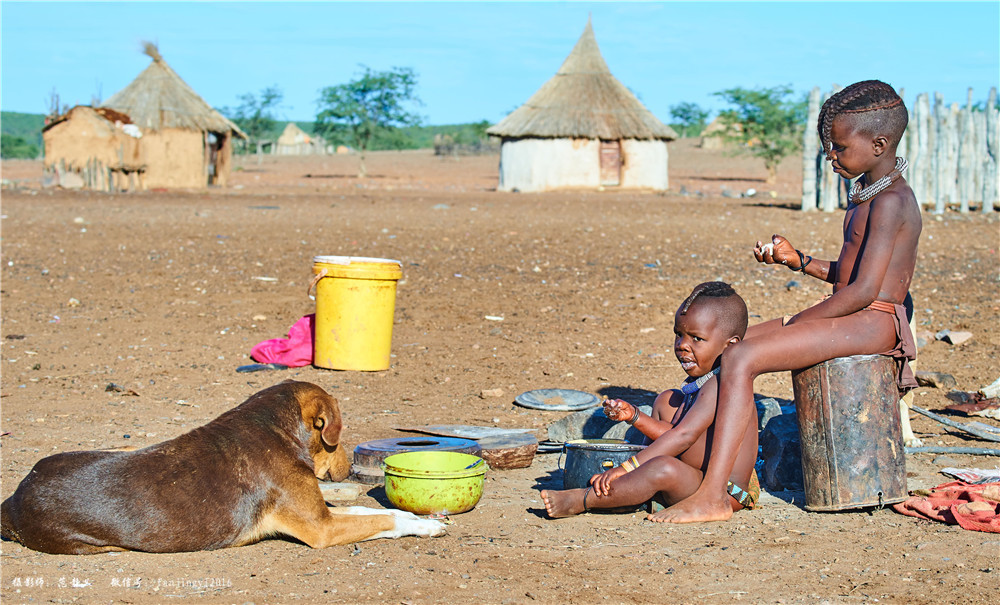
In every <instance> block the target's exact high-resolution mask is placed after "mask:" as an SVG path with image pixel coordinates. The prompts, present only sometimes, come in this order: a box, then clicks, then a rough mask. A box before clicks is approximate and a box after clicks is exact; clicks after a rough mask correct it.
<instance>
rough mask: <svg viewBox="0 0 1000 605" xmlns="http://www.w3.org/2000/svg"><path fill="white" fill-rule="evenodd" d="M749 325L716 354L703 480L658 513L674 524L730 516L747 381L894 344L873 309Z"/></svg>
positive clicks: (746, 412) (746, 415) (886, 320)
mask: <svg viewBox="0 0 1000 605" xmlns="http://www.w3.org/2000/svg"><path fill="white" fill-rule="evenodd" d="M768 324H772V325H762V326H755V328H757V329H755V330H753V331H752V332H750V331H748V333H747V336H748V338H746V339H745V340H743V341H742V342H739V343H736V344H733V345H730V346H729V347H727V348H726V350H725V351H724V352H723V354H722V371H721V372H720V374H719V378H720V382H719V401H718V405H717V407H716V416H715V418H716V420H715V437H714V439H713V442H712V450H711V455H710V456H709V462H708V467H707V469H706V472H705V478H704V480H703V481H702V484H701V486H700V487H699V488H698V490H697V491H696V492H695V493H694V494H693V495H692V496H691V497H689V498H687V499H686V500H684V501H682V502H680V503H678V504H677V505H675V506H672V507H670V508H669V509H667V510H666V511H664V513H665V514H664V520H667V521H671V522H675V523H689V522H696V521H722V520H725V519H728V518H729V517H730V516H732V512H733V511H732V506H731V504H730V502H729V497H728V495H727V494H726V491H725V488H726V482H727V481H728V480H729V476H730V474H731V473H732V470H733V465H734V463H735V461H736V457H737V455H738V454H739V448H740V443H741V438H742V436H743V434H744V432H745V431H746V427H747V423H749V422H751V421H752V420H753V415H754V406H753V381H754V379H755V378H756V377H757V376H759V375H760V374H764V373H768V372H780V371H787V370H797V369H802V368H807V367H809V366H812V365H815V364H817V363H820V362H822V361H826V360H828V359H833V358H834V357H844V356H848V355H865V354H875V353H879V352H880V351H886V350H889V349H891V348H892V347H893V346H894V345H895V339H896V332H895V326H894V324H893V318H892V317H891V316H890V315H888V314H886V313H880V312H877V311H858V312H856V313H853V314H851V315H848V316H846V317H837V318H830V319H819V320H812V321H804V322H797V323H794V324H792V325H789V326H783V327H780V328H774V327H773V323H772V322H768Z"/></svg>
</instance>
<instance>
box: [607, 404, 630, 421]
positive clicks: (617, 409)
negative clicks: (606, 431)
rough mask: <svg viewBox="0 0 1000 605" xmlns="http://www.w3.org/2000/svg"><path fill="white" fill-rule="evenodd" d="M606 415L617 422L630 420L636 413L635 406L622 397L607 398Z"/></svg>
mask: <svg viewBox="0 0 1000 605" xmlns="http://www.w3.org/2000/svg"><path fill="white" fill-rule="evenodd" d="M604 415H605V416H607V417H608V419H610V420H614V421H615V422H628V421H629V420H632V416H634V415H635V408H634V407H633V406H632V404H631V403H629V402H627V401H622V400H621V399H605V400H604Z"/></svg>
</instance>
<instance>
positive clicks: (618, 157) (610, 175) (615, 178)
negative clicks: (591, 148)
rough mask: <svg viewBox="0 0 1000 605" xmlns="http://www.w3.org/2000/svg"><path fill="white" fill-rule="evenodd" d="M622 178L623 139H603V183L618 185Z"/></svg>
mask: <svg viewBox="0 0 1000 605" xmlns="http://www.w3.org/2000/svg"><path fill="white" fill-rule="evenodd" d="M621 180H622V144H621V141H601V185H602V186H605V187H617V186H618V185H620V184H621Z"/></svg>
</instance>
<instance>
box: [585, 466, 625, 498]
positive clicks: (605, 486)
mask: <svg viewBox="0 0 1000 605" xmlns="http://www.w3.org/2000/svg"><path fill="white" fill-rule="evenodd" d="M624 474H625V469H623V468H622V467H620V466H616V467H614V468H610V469H608V470H606V471H604V472H603V473H601V474H599V475H594V476H593V477H591V478H590V485H591V486H592V487H593V488H594V494H595V495H597V496H607V495H608V494H610V493H611V482H612V481H614V480H615V479H617V478H618V477H621V476H622V475H624Z"/></svg>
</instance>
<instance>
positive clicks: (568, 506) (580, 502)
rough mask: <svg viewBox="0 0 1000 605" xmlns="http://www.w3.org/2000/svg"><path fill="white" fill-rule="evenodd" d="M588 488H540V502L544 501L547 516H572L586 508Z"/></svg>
mask: <svg viewBox="0 0 1000 605" xmlns="http://www.w3.org/2000/svg"><path fill="white" fill-rule="evenodd" d="M589 492H590V488H589V487H588V488H582V489H566V490H562V491H556V490H552V491H549V490H547V489H543V490H542V502H545V512H547V513H549V517H551V518H553V519H558V518H560V517H572V516H573V515H579V514H580V513H582V512H585V511H586V510H587V494H588V493H589Z"/></svg>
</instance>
